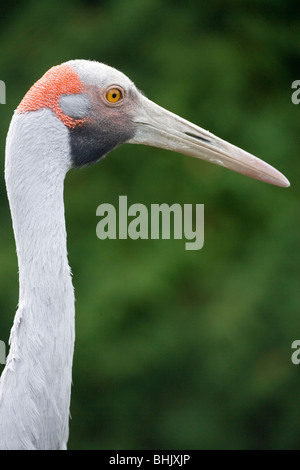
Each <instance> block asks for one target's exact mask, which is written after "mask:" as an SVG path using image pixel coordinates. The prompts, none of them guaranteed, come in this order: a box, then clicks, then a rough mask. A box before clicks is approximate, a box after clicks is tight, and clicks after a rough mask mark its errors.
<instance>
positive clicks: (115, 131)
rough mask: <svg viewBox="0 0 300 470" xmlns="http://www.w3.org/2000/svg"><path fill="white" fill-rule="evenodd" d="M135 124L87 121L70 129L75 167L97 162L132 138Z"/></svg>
mask: <svg viewBox="0 0 300 470" xmlns="http://www.w3.org/2000/svg"><path fill="white" fill-rule="evenodd" d="M134 134H135V129H134V126H133V125H128V126H124V125H123V126H122V125H118V123H116V124H114V123H112V122H111V121H109V122H106V123H104V122H102V123H99V124H93V123H86V124H84V125H82V126H77V127H75V128H74V129H70V130H69V135H70V146H71V158H72V163H73V166H74V167H77V168H79V167H82V166H86V165H91V164H92V163H96V162H97V161H99V160H100V159H101V158H103V157H104V156H105V155H106V154H107V153H108V152H110V151H111V150H113V149H114V148H116V147H118V146H119V145H121V144H123V143H125V142H126V141H128V140H130V139H132V138H133V137H134Z"/></svg>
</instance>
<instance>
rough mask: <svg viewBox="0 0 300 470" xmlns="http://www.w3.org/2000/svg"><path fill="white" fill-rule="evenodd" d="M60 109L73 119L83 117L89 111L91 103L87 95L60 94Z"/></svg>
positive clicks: (87, 114)
mask: <svg viewBox="0 0 300 470" xmlns="http://www.w3.org/2000/svg"><path fill="white" fill-rule="evenodd" d="M59 106H60V109H61V110H62V111H63V113H64V114H66V115H67V116H70V117H71V118H73V119H83V118H85V117H87V116H89V114H90V112H91V103H90V100H89V98H88V96H87V95H62V96H61V97H60V99H59Z"/></svg>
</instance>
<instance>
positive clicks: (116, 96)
mask: <svg viewBox="0 0 300 470" xmlns="http://www.w3.org/2000/svg"><path fill="white" fill-rule="evenodd" d="M122 98H123V93H122V91H121V90H120V89H119V88H110V89H109V90H108V91H107V92H106V99H107V101H109V102H110V103H117V102H118V101H120V100H121V99H122Z"/></svg>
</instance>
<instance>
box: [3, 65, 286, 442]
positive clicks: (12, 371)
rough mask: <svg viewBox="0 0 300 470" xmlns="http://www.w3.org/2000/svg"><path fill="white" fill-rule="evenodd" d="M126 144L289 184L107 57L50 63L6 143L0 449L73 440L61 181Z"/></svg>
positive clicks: (70, 309)
mask: <svg viewBox="0 0 300 470" xmlns="http://www.w3.org/2000/svg"><path fill="white" fill-rule="evenodd" d="M126 142H128V143H133V144H145V145H150V146H155V147H160V148H164V149H169V150H173V151H175V152H180V153H183V154H185V155H189V156H193V157H197V158H201V159H203V160H207V161H210V162H212V163H215V164H218V165H222V166H224V167H226V168H229V169H232V170H235V171H236V172H240V173H243V174H245V175H247V176H250V177H252V178H256V179H259V180H262V181H265V182H267V183H271V184H274V185H277V186H282V187H288V186H289V182H288V180H287V179H286V178H285V177H284V176H283V175H282V174H281V173H279V172H278V171H277V170H275V169H274V168H273V167H271V166H270V165H268V164H267V163H264V162H263V161H262V160H259V159H258V158H256V157H254V156H252V155H251V154H249V153H247V152H245V151H243V150H241V149H239V148H237V147H235V146H234V145H231V144H230V143H227V142H225V141H224V140H221V139H220V138H218V137H216V136H214V135H213V134H211V133H209V132H208V131H206V130H204V129H202V128H200V127H198V126H196V125H194V124H192V123H190V122H188V121H186V120H184V119H182V118H181V117H179V116H177V115H175V114H173V113H171V112H169V111H167V110H165V109H164V108H162V107H160V106H158V105H157V104H155V103H154V102H152V101H150V100H149V99H148V98H146V97H145V95H144V94H143V93H142V92H140V91H139V90H138V89H137V88H136V86H135V85H134V83H133V82H132V81H131V80H130V79H129V78H128V77H127V76H125V75H124V74H123V73H121V72H119V71H118V70H116V69H114V68H112V67H110V66H108V65H105V64H102V63H99V62H95V61H88V60H71V61H68V62H65V63H63V64H61V65H58V66H55V67H52V68H51V69H50V70H48V71H47V72H46V73H45V74H44V75H43V77H42V78H41V79H40V80H38V81H37V82H36V83H35V84H34V85H33V86H32V87H31V88H30V89H29V91H28V92H27V94H26V95H25V97H24V98H23V100H22V101H21V103H20V104H19V106H18V107H17V109H16V111H15V113H14V115H13V117H12V120H11V123H10V127H9V131H8V135H7V142H6V159H5V181H6V187H7V193H8V199H9V204H10V210H11V216H12V223H13V230H14V236H15V242H16V249H17V256H18V266H19V302H18V309H17V312H16V315H15V318H14V323H13V326H12V329H11V333H10V351H9V354H8V357H7V362H6V366H5V368H4V370H3V373H2V375H1V379H0V448H1V449H22V450H33V449H39V450H48V449H57V450H58V449H66V447H67V441H68V434H69V408H70V396H71V379H72V362H73V351H74V338H75V309H74V290H73V285H72V280H71V273H70V267H69V264H68V259H67V244H66V228H65V217H64V202H63V188H64V179H65V176H66V173H67V172H68V170H70V169H71V168H81V167H84V166H86V165H91V164H93V163H95V162H97V161H99V160H101V159H102V158H103V157H104V156H105V155H106V154H107V153H108V152H110V151H111V150H113V149H114V148H116V147H118V146H119V145H121V144H123V143H126Z"/></svg>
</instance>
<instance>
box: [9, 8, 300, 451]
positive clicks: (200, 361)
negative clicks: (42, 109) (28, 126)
mask: <svg viewBox="0 0 300 470" xmlns="http://www.w3.org/2000/svg"><path fill="white" fill-rule="evenodd" d="M299 13H300V8H299V3H296V2H294V1H293V2H292V1H286V0H254V1H253V0H251V1H250V0H240V1H238V0H229V1H227V2H224V1H221V0H220V1H217V0H215V1H210V2H207V1H192V0H185V1H184V2H182V1H180V2H179V1H174V0H172V1H171V0H165V1H163V0H132V1H131V0H128V1H124V0H111V1H108V0H107V1H79V0H77V1H76V0H64V1H61V0H51V1H38V0H31V1H26V2H19V3H14V2H6V3H5V5H1V15H0V44H1V46H0V79H1V80H4V81H5V83H6V86H7V104H6V105H0V146H1V155H2V158H1V162H2V163H1V166H2V168H3V167H4V149H5V137H6V132H7V129H8V125H9V121H10V118H11V115H12V113H13V110H14V109H15V108H16V106H17V105H18V103H19V102H20V100H21V99H22V97H23V95H24V94H25V93H26V91H27V89H28V88H29V87H30V86H31V85H32V84H33V82H34V81H36V80H37V79H38V78H40V77H41V75H42V74H43V73H44V72H45V71H46V70H47V69H48V68H50V67H51V66H53V65H56V64H59V63H61V62H63V61H66V60H69V59H75V58H85V59H93V60H98V61H101V62H105V63H108V64H110V65H112V66H114V67H116V68H118V69H120V70H122V71H123V72H124V73H125V74H127V75H128V76H129V77H130V78H131V79H132V80H134V81H135V83H136V84H137V86H138V87H139V88H141V89H142V90H143V91H144V92H145V93H146V95H147V96H148V97H149V98H150V99H152V100H154V101H156V102H157V103H159V104H160V105H161V106H164V107H166V108H168V109H170V110H171V111H173V112H175V113H177V114H180V115H182V116H184V117H185V118H187V119H189V120H191V121H193V122H195V123H197V124H199V125H201V126H202V127H204V128H206V129H209V130H210V131H211V132H213V133H214V134H216V135H219V136H220V137H222V138H223V139H225V140H228V141H231V142H232V143H234V144H236V145H238V146H240V147H242V148H244V149H246V150H248V151H250V152H251V153H253V154H255V155H257V156H259V157H261V158H262V159H263V160H265V161H267V162H269V163H270V164H272V165H273V166H275V167H276V168H278V169H279V170H281V171H282V172H283V173H284V174H285V175H286V176H287V177H288V178H289V179H290V181H291V188H290V189H282V188H276V187H273V186H269V185H267V184H264V183H260V182H258V181H255V180H251V179H249V178H246V177H244V176H241V175H238V174H235V173H233V172H230V171H228V170H224V169H222V168H220V167H216V166H214V165H210V164H208V163H205V162H202V161H199V160H196V159H192V158H188V157H184V156H181V155H179V154H173V153H170V152H167V151H162V150H158V149H152V148H149V147H142V146H130V145H125V146H123V147H121V148H119V149H117V150H116V151H114V152H113V153H112V154H110V155H109V156H108V157H107V158H106V159H105V160H104V161H102V162H101V163H100V164H98V165H97V166H94V167H92V168H89V169H84V170H81V171H76V170H73V171H71V172H70V173H69V174H68V176H67V179H66V190H65V205H66V219H67V229H68V249H69V260H70V264H71V266H72V269H73V274H74V277H73V280H74V285H75V290H76V298H77V302H76V331H77V333H76V335H77V336H76V347H75V357H74V368H73V382H74V386H73V392H72V405H71V414H72V420H71V423H70V440H69V448H70V449H91V448H95V449H121V448H122V449H152V448H153V449H165V448H168V449H180V448H181V449H257V448H258V449H297V448H299V443H300V397H299V395H300V392H299V390H300V365H299V366H298V367H297V366H295V365H293V364H292V362H291V354H292V349H291V344H292V342H293V341H294V340H295V339H300V306H299V287H300V286H299V278H300V269H299V259H300V257H299V248H300V240H299V230H300V208H299V195H300V184H299V177H300V158H299V149H300V138H299V122H300V119H299V117H300V105H299V106H295V105H293V104H292V101H291V94H292V89H291V84H292V82H293V81H294V80H297V79H298V80H299V79H300V70H299V52H300V39H299V37H300V36H299V31H300V16H299ZM119 195H127V196H128V203H129V204H133V203H135V202H139V203H142V204H145V205H146V206H147V207H148V208H150V204H152V203H163V202H165V203H168V204H173V203H175V202H177V203H179V204H184V203H190V204H200V203H203V204H205V244H204V248H203V249H202V250H200V251H186V250H185V249H184V241H183V240H175V241H174V240H137V241H133V240H121V241H118V240H111V241H110V240H108V241H100V240H98V239H97V237H96V224H97V218H96V208H97V206H98V205H99V204H101V203H103V202H108V203H112V204H115V205H117V203H118V197H119ZM0 216H1V225H0V286H1V288H0V312H1V314H0V338H1V339H2V340H5V341H6V342H7V340H8V336H9V330H10V327H11V324H12V321H13V316H14V313H15V309H16V305H17V300H18V277H17V262H16V255H15V247H14V240H13V232H12V228H11V220H10V213H9V208H8V203H7V198H6V191H5V184H4V180H3V179H2V181H1V182H0Z"/></svg>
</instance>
